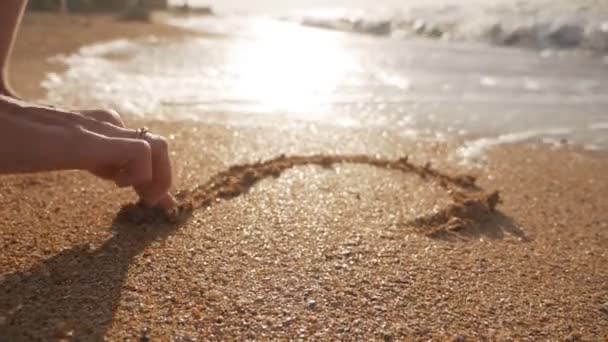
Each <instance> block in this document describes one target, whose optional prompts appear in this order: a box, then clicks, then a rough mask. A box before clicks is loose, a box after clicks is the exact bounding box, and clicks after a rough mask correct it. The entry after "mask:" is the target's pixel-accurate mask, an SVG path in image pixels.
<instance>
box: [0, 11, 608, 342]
mask: <svg viewBox="0 0 608 342" xmlns="http://www.w3.org/2000/svg"><path fill="white" fill-rule="evenodd" d="M74 27H77V29H76V30H74ZM42 32H44V35H42V34H41V33H42ZM150 34H153V35H155V36H160V37H163V36H166V37H175V38H176V39H178V37H179V36H181V35H186V34H191V33H189V32H185V31H182V30H179V29H176V28H171V27H168V26H163V25H157V24H141V23H119V22H115V21H113V20H111V18H108V17H97V16H94V17H82V16H72V17H70V18H69V19H68V20H66V21H61V22H60V21H57V20H56V17H54V16H53V15H48V14H29V15H28V16H27V17H26V19H25V22H24V25H23V28H22V30H21V32H20V35H19V39H18V44H17V46H16V49H15V51H14V56H13V59H12V70H11V77H12V83H13V86H14V87H15V89H16V90H17V91H18V92H19V93H20V94H21V95H22V96H24V97H26V98H43V97H44V90H43V89H42V88H41V87H40V86H39V83H40V81H41V80H42V79H44V75H45V73H46V72H48V71H51V70H54V69H53V68H57V66H56V65H54V64H52V63H49V62H48V60H47V59H48V58H49V57H52V56H55V55H57V54H66V53H70V52H73V51H75V50H76V49H78V47H80V46H82V45H84V44H87V43H91V42H95V41H105V40H109V39H114V38H118V37H139V36H146V35H150ZM129 125H131V126H133V127H139V126H142V125H146V126H148V127H150V129H151V130H152V131H154V132H158V133H159V134H163V135H165V136H167V137H168V138H169V139H170V143H171V148H172V151H173V152H172V155H173V158H174V165H175V169H176V184H175V192H176V193H181V194H183V195H184V196H185V197H188V200H189V201H190V202H191V204H192V205H193V207H194V210H193V211H192V212H191V213H190V214H189V215H186V216H185V217H184V220H183V221H181V222H178V223H176V224H168V223H163V222H152V223H150V222H145V220H140V222H139V223H133V222H125V221H124V220H123V219H121V215H119V212H120V211H121V208H122V207H123V206H124V205H127V204H129V203H132V202H134V201H135V200H136V199H135V196H134V194H132V193H131V192H130V191H128V190H120V189H116V188H115V187H114V186H113V185H112V184H108V183H105V182H103V181H101V180H98V179H96V178H94V177H93V176H91V175H88V174H85V173H82V172H60V173H51V174H44V175H42V174H41V175H24V176H2V177H0V246H1V248H0V340H7V341H30V340H60V339H63V340H102V339H107V340H125V339H126V340H141V341H148V340H158V341H161V340H176V341H190V340H245V339H248V340H291V339H294V340H296V339H301V340H384V341H393V340H394V341H409V340H412V341H415V340H454V341H463V340H472V341H475V340H489V341H495V340H497V341H502V340H516V341H520V340H525V341H555V340H567V341H579V340H581V341H602V340H605V339H607V338H608V286H607V284H608V251H607V247H608V200H607V194H608V179H607V177H606V175H607V174H608V159H607V158H606V154H605V153H604V152H594V153H592V152H585V151H582V150H580V149H578V148H577V147H573V146H567V145H565V146H561V147H559V148H556V147H551V146H548V145H536V144H519V145H510V146H502V147H496V148H494V149H492V150H490V151H489V152H488V155H487V163H486V164H485V165H484V166H483V167H481V168H479V167H477V168H470V167H465V166H462V165H459V164H458V163H457V162H455V161H453V160H451V159H450V158H449V156H450V155H451V154H452V152H453V150H454V148H455V147H454V146H453V145H452V144H450V143H444V142H428V141H425V142H421V141H416V140H415V139H408V138H405V137H403V136H401V135H396V134H394V133H393V132H391V131H385V130H382V129H379V128H365V129H363V128H338V127H326V126H320V125H316V124H313V123H309V124H307V123H298V124H293V125H289V126H280V127H276V128H275V127H272V126H262V127H250V126H225V125H219V124H218V125H214V124H203V123H194V122H187V121H186V122H180V123H168V122H160V121H153V122H142V121H131V122H129ZM281 156H284V157H281ZM311 156H317V157H311ZM406 156H407V157H409V158H408V161H407V162H405V160H404V159H402V158H404V157H406ZM400 158H401V162H396V161H398V160H400ZM264 161H270V162H264ZM235 166H236V167H235ZM463 175H469V176H474V177H476V182H475V183H474V184H473V183H471V178H470V177H463ZM210 180H211V181H210ZM459 180H464V181H462V182H461V181H459ZM467 182H468V183H467ZM495 191H498V192H499V193H500V199H501V203H498V205H497V206H496V208H493V205H490V204H489V203H488V198H485V197H484V196H485V195H490V194H492V193H494V192H495ZM484 194H485V195H484ZM478 198H482V200H480V201H477V200H475V199H478ZM484 198H485V199H484ZM467 203H468V204H467ZM492 209H493V210H492Z"/></svg>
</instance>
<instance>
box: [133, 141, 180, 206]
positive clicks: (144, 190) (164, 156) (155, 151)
mask: <svg viewBox="0 0 608 342" xmlns="http://www.w3.org/2000/svg"><path fill="white" fill-rule="evenodd" d="M145 139H146V141H148V142H149V143H150V146H151V148H152V175H153V176H152V181H151V182H149V183H146V184H142V185H140V186H137V187H136V189H135V190H136V191H137V193H138V194H139V195H140V197H141V198H142V200H144V203H146V204H147V205H149V206H157V205H158V204H159V202H160V201H161V200H162V199H163V198H164V197H166V196H167V194H168V191H169V189H170V188H171V184H172V169H171V160H170V158H169V147H168V144H167V141H166V140H165V139H164V138H163V137H160V136H157V135H152V134H146V137H145Z"/></svg>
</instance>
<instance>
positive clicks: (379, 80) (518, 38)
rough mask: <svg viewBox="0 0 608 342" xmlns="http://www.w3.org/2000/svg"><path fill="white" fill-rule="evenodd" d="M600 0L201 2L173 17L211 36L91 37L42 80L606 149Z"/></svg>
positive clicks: (607, 72) (221, 112) (204, 117)
mask: <svg viewBox="0 0 608 342" xmlns="http://www.w3.org/2000/svg"><path fill="white" fill-rule="evenodd" d="M181 3H182V2H181V1H175V4H177V5H179V4H181ZM588 3H589V4H587V5H585V4H584V3H583V2H579V3H577V4H576V5H573V4H570V3H566V2H564V3H556V2H552V3H549V2H542V1H533V2H522V1H519V2H514V1H508V0H501V1H498V2H495V3H493V4H492V6H488V5H487V4H483V2H481V1H468V2H463V1H447V2H446V1H443V2H436V3H435V2H432V3H429V2H420V1H419V2H415V1H413V2H410V3H408V4H407V6H405V5H403V4H402V3H400V2H399V1H395V0H383V1H374V2H370V1H365V0H360V1H354V0H353V1H345V0H344V1H334V2H326V1H312V0H309V1H304V0H301V1H297V2H289V3H287V2H284V1H274V0H266V1H255V2H250V3H248V4H245V5H243V4H240V3H239V2H237V1H232V0H229V1H222V2H218V3H217V4H216V3H211V4H209V3H203V2H199V3H197V2H195V1H190V2H189V4H190V5H197V4H198V5H212V6H213V10H214V12H215V14H214V15H206V16H195V15H192V16H179V17H174V18H171V19H169V24H171V25H178V26H181V27H185V28H188V29H192V30H196V31H198V32H200V33H201V35H200V36H196V37H190V38H185V39H182V40H170V41H166V40H159V39H157V38H155V37H149V38H147V39H143V40H138V41H129V40H116V41H111V42H105V43H101V44H96V45H92V46H86V47H83V48H82V49H80V51H79V52H78V53H75V54H72V55H69V56H57V57H55V58H54V60H55V61H56V62H57V63H62V64H65V65H66V66H67V70H66V71H65V72H63V73H59V74H58V73H51V74H49V75H48V76H47V79H46V80H45V81H44V86H45V87H46V88H47V89H48V91H49V93H48V97H49V98H48V100H49V101H51V102H61V103H68V104H73V105H75V106H83V105H86V106H92V105H94V106H103V107H113V108H116V109H117V110H119V111H120V112H122V113H123V114H126V115H131V116H144V117H146V118H152V119H161V120H197V121H204V122H220V123H226V124H247V125H268V124H270V125H276V124H289V123H293V122H301V121H305V122H314V123H316V124H321V125H346V126H379V127H385V128H386V129H394V130H399V131H401V132H403V133H404V134H410V135H411V134H430V135H433V136H435V137H441V136H459V137H462V138H463V139H464V140H465V141H466V143H465V145H464V146H463V149H462V154H463V156H471V157H473V156H476V155H478V154H479V153H480V151H482V150H483V148H485V147H487V146H492V145H493V144H498V143H508V142H517V141H522V140H538V141H544V142H550V143H555V144H561V143H564V142H566V141H568V142H573V143H577V144H580V145H581V146H583V147H585V148H587V149H605V148H606V147H608V134H607V133H608V113H607V111H606V108H608V84H606V80H607V79H608V58H606V57H605V55H606V54H608V52H607V51H608V49H607V47H606V46H608V17H607V16H606V15H605V14H606V13H607V12H605V11H603V7H601V6H595V5H594V3H593V1H588ZM604 7H606V6H604Z"/></svg>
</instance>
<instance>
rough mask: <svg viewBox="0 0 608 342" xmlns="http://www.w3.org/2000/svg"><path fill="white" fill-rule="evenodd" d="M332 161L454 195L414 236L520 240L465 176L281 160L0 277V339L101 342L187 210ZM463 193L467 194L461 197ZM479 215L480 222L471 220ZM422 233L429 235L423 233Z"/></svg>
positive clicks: (403, 162)
mask: <svg viewBox="0 0 608 342" xmlns="http://www.w3.org/2000/svg"><path fill="white" fill-rule="evenodd" d="M337 163H354V164H367V165H371V166H375V167H380V168H385V169H390V170H395V171H399V172H407V173H413V174H415V175H418V176H419V177H421V178H423V179H427V180H429V181H433V182H436V183H437V184H439V185H440V186H442V187H444V188H445V189H446V191H447V190H450V191H449V193H455V194H458V195H457V197H458V198H455V204H454V205H453V206H451V207H449V208H446V209H445V210H442V211H441V212H440V213H438V214H435V215H433V216H429V217H421V218H419V219H417V220H414V221H412V222H409V223H407V224H406V226H411V227H413V228H414V229H417V230H419V231H420V230H422V231H420V232H421V233H424V234H425V235H427V236H430V237H433V238H439V239H450V238H451V237H453V235H454V234H460V235H462V236H472V237H475V236H480V235H485V236H489V237H491V238H497V239H498V238H501V237H502V236H503V235H504V234H505V232H506V233H508V234H512V235H515V236H520V237H525V236H524V234H523V232H522V231H521V230H519V229H518V228H517V227H516V225H515V224H514V223H513V222H512V221H511V220H510V219H509V218H508V217H506V216H505V215H503V214H502V213H500V212H499V211H497V210H495V208H494V207H495V205H496V204H497V203H498V200H499V199H498V194H497V193H492V194H490V195H485V193H483V192H481V191H480V189H479V188H478V187H477V186H476V185H475V182H474V178H473V177H470V176H457V177H456V176H450V175H446V174H442V173H440V172H438V171H435V170H433V169H431V168H430V167H429V166H428V165H426V166H416V165H414V164H411V163H410V162H409V161H408V160H407V158H401V159H398V160H385V159H380V158H375V157H369V156H363V155H359V156H327V155H319V156H292V157H285V156H281V157H278V158H275V159H273V160H269V161H264V162H259V163H254V164H247V165H238V166H233V167H231V168H230V169H228V170H226V171H223V172H220V173H218V174H216V175H215V176H213V177H212V178H211V179H210V180H209V181H208V182H207V183H205V184H203V185H201V186H198V187H196V188H194V189H192V190H188V191H184V192H182V193H180V194H179V197H180V198H181V199H182V200H183V201H185V202H188V203H189V205H188V206H187V207H184V209H183V210H184V211H183V212H182V214H181V217H180V220H178V222H175V223H166V222H159V218H158V215H157V214H155V213H152V212H146V211H144V210H142V209H141V208H140V207H138V206H136V205H129V206H126V207H125V208H123V210H121V212H120V213H119V214H118V215H117V216H116V219H115V220H114V222H112V225H111V229H112V230H113V232H114V234H113V236H112V237H111V238H110V239H109V240H107V241H106V242H105V243H104V244H103V245H102V246H100V247H98V248H95V249H91V248H90V247H88V246H77V247H74V248H71V249H69V250H66V251H64V252H61V253H59V254H57V255H55V256H53V257H52V258H50V259H47V260H43V261H42V262H40V263H38V264H37V265H35V266H33V267H32V268H30V269H29V270H26V271H24V272H17V273H13V274H10V275H7V276H4V278H0V337H2V339H3V340H7V341H20V340H27V341H29V340H56V339H61V338H67V339H75V340H102V339H103V337H104V335H105V333H106V331H107V330H108V328H109V327H110V324H111V323H112V320H113V317H114V312H115V311H116V308H117V306H118V304H119V303H120V298H121V292H122V289H123V286H124V282H125V280H126V279H127V276H128V269H129V265H130V264H131V262H132V261H133V259H134V258H135V257H136V256H137V255H139V254H140V253H142V252H143V251H144V250H145V249H146V247H148V246H149V245H150V244H151V243H153V242H154V241H161V240H163V239H166V238H167V237H169V236H171V235H172V234H174V233H175V232H176V231H177V230H178V229H179V228H180V227H182V226H183V225H184V224H185V223H186V221H187V220H188V218H189V217H190V215H191V213H192V209H196V208H201V207H205V206H210V205H213V203H215V202H216V200H217V199H230V198H234V197H237V196H240V195H242V194H245V193H247V192H248V191H249V189H250V188H251V187H253V186H254V185H255V184H256V183H257V182H258V181H260V180H261V179H263V178H267V177H278V176H280V174H281V173H282V172H284V171H286V170H288V169H290V168H293V167H296V166H299V165H311V164H312V165H320V166H322V167H325V168H331V167H332V165H333V164H337ZM469 192H470V193H471V194H472V195H468V193H469ZM471 213H473V214H471ZM469 214H471V215H469ZM478 214H482V215H478ZM479 217H483V220H482V221H476V220H477V219H478V218H479ZM133 218H135V219H133ZM161 221H162V220H161ZM465 225H466V226H465ZM437 227H444V228H445V229H443V228H442V229H439V228H437ZM427 228H428V229H431V230H429V231H424V229H427Z"/></svg>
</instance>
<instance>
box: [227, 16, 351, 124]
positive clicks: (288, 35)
mask: <svg viewBox="0 0 608 342" xmlns="http://www.w3.org/2000/svg"><path fill="white" fill-rule="evenodd" d="M253 29H254V32H255V37H256V39H255V40H254V41H251V40H246V41H243V42H242V44H237V46H236V47H235V48H234V50H233V53H231V54H230V55H229V56H230V57H229V58H230V59H231V60H230V61H229V62H228V63H227V64H228V65H231V66H234V70H232V73H233V75H234V77H236V85H235V87H234V89H233V91H234V94H232V95H233V97H234V98H239V99H244V100H245V101H248V102H253V103H256V104H258V105H259V106H260V107H261V108H260V109H261V110H263V111H272V112H285V113H290V114H296V115H297V116H299V117H300V118H302V119H320V116H323V114H324V113H329V112H330V111H329V109H330V108H329V107H330V106H331V103H332V96H333V93H334V90H335V89H336V88H337V87H338V85H339V84H340V83H341V82H343V81H344V78H345V77H346V75H347V74H348V71H349V70H352V69H353V68H355V67H356V64H355V63H354V61H353V59H352V58H351V57H350V56H349V55H348V54H347V53H346V51H345V50H344V48H343V46H342V45H341V42H340V39H339V36H338V35H335V34H328V33H326V32H320V31H317V30H314V29H307V28H302V27H300V26H295V25H291V24H288V23H281V22H271V21H265V22H258V23H256V25H255V27H254V28H253Z"/></svg>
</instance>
